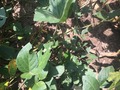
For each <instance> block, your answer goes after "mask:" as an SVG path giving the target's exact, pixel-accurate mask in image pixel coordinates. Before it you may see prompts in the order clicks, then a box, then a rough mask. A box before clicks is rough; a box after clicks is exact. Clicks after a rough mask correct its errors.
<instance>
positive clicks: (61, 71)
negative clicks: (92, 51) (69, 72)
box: [55, 65, 65, 77]
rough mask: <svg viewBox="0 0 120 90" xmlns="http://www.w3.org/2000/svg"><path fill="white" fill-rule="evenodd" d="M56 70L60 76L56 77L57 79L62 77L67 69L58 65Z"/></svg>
mask: <svg viewBox="0 0 120 90" xmlns="http://www.w3.org/2000/svg"><path fill="white" fill-rule="evenodd" d="M55 68H56V70H57V72H58V74H57V75H56V76H57V77H60V76H61V75H62V74H63V73H64V72H65V67H64V66H63V65H58V66H56V67H55Z"/></svg>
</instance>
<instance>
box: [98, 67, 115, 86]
mask: <svg viewBox="0 0 120 90" xmlns="http://www.w3.org/2000/svg"><path fill="white" fill-rule="evenodd" d="M113 71H114V67H113V66H109V67H106V68H102V70H101V71H100V72H99V74H98V81H99V83H100V85H102V84H103V83H104V82H105V81H106V80H107V78H108V76H109V73H110V72H113Z"/></svg>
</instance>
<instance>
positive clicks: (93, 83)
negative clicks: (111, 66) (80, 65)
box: [82, 75, 100, 90]
mask: <svg viewBox="0 0 120 90" xmlns="http://www.w3.org/2000/svg"><path fill="white" fill-rule="evenodd" d="M82 81H83V90H100V85H99V82H98V81H97V80H96V78H94V77H92V76H88V75H86V76H83V77H82Z"/></svg>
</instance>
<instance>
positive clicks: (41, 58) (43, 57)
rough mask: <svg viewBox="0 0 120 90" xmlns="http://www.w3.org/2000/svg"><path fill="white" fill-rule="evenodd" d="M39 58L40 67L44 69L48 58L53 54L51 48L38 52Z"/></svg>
mask: <svg viewBox="0 0 120 90" xmlns="http://www.w3.org/2000/svg"><path fill="white" fill-rule="evenodd" d="M37 54H38V60H39V67H40V68H41V69H44V68H45V67H46V65H47V63H48V60H49V58H50V56H51V52H50V50H46V51H45V52H44V54H43V52H42V51H41V50H40V51H39V52H38V53H37Z"/></svg>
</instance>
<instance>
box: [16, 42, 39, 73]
mask: <svg viewBox="0 0 120 90" xmlns="http://www.w3.org/2000/svg"><path fill="white" fill-rule="evenodd" d="M30 49H32V45H31V44H30V43H28V44H26V45H25V46H24V47H23V48H22V49H21V50H20V52H19V53H18V55H17V60H16V63H17V67H18V69H19V70H20V71H21V72H30V71H31V70H33V69H34V68H36V67H37V66H38V57H37V54H36V53H34V52H32V53H31V54H30V53H29V51H30Z"/></svg>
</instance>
